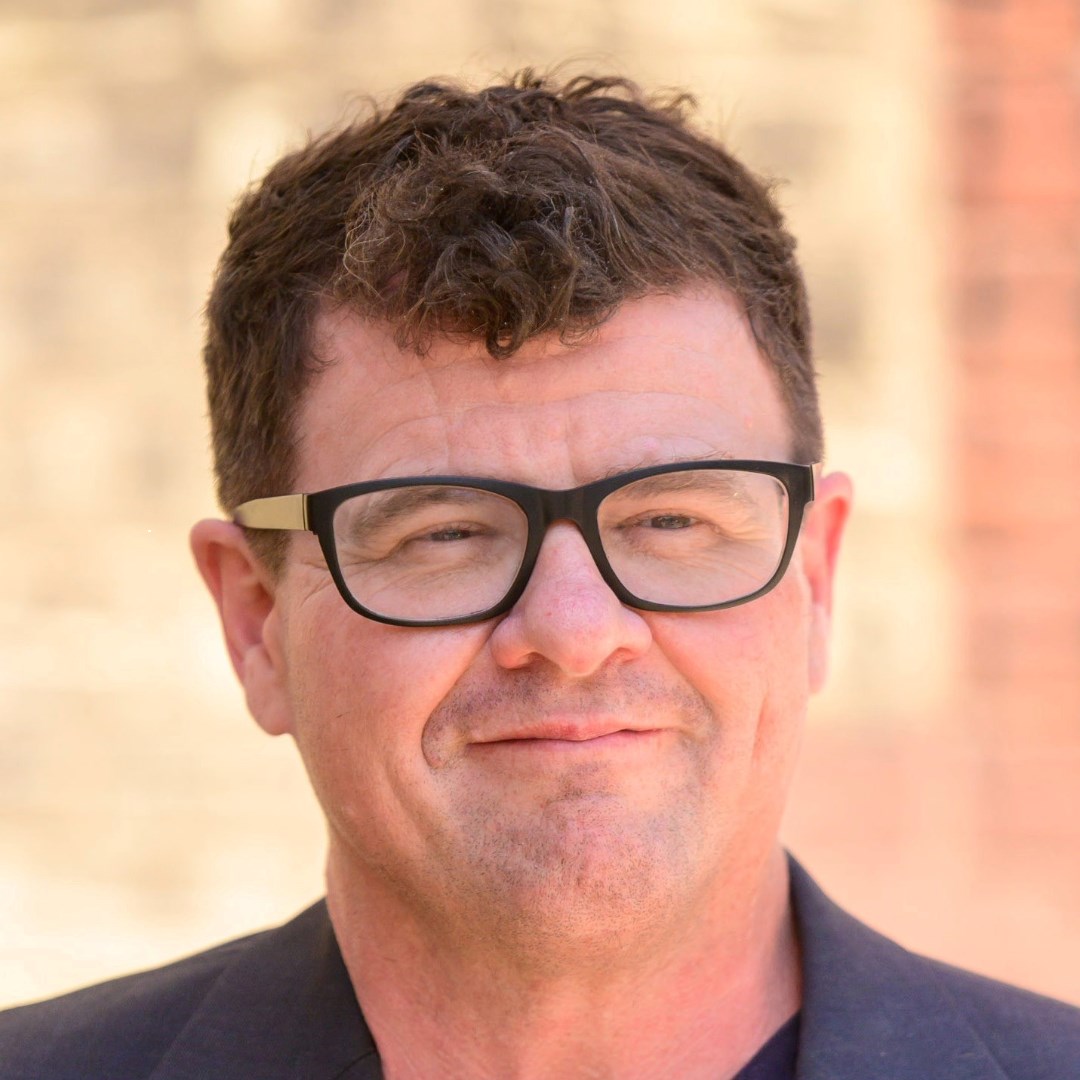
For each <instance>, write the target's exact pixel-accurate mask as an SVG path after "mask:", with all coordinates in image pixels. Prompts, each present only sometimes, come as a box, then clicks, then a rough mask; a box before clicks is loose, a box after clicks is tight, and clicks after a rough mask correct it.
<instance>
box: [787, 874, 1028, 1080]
mask: <svg viewBox="0 0 1080 1080" xmlns="http://www.w3.org/2000/svg"><path fill="white" fill-rule="evenodd" d="M791 884H792V899H793V901H794V905H795V914H796V921H797V924H798V928H799V936H800V941H801V945H802V963H803V1007H802V1025H801V1034H800V1040H799V1059H798V1060H799V1064H798V1073H797V1076H798V1080H866V1078H867V1077H871V1076H872V1077H874V1078H875V1080H926V1077H929V1076H933V1077H935V1078H940V1080H1007V1077H1006V1074H1005V1073H1004V1072H1002V1070H1001V1068H1000V1067H999V1066H998V1064H997V1062H996V1061H995V1059H994V1058H993V1056H992V1055H991V1053H990V1051H989V1049H988V1048H987V1046H986V1045H985V1043H984V1042H983V1041H982V1039H980V1038H979V1036H978V1034H977V1033H976V1032H975V1031H974V1030H973V1029H972V1027H971V1025H970V1024H969V1023H968V1022H967V1020H966V1019H965V1018H964V1016H963V1015H962V1014H961V1012H960V1011H959V1009H958V1008H957V1006H956V1004H955V1002H954V1001H953V1000H952V998H951V997H950V996H949V994H948V992H947V990H946V989H945V988H944V986H942V985H941V984H939V983H938V982H937V980H936V978H935V976H934V974H933V969H932V966H931V964H930V962H929V961H926V960H923V959H922V958H920V957H916V956H914V955H912V954H911V953H909V952H907V951H906V950H905V949H902V948H901V947H900V946H899V945H896V944H895V943H894V942H891V941H889V940H888V939H887V938H884V937H882V936H881V935H880V934H877V933H875V932H874V931H873V930H871V929H869V927H866V926H864V925H863V924H862V923H860V922H859V921H858V920H856V919H854V918H852V917H851V916H850V915H848V914H846V913H845V912H843V911H841V910H840V908H838V907H837V906H836V905H835V904H833V903H832V902H831V901H830V900H829V899H828V898H827V897H826V896H825V895H824V893H822V892H821V890H820V889H819V888H818V887H817V886H816V885H815V884H814V882H813V881H812V880H811V879H810V877H809V875H808V874H807V873H806V871H805V870H803V869H802V867H801V866H799V864H798V863H796V862H795V861H794V860H791Z"/></svg>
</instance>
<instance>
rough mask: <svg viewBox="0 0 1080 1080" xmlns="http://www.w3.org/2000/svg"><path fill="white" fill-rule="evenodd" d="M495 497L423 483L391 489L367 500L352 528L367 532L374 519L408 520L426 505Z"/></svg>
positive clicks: (352, 519) (488, 492)
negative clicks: (408, 517) (401, 518)
mask: <svg viewBox="0 0 1080 1080" xmlns="http://www.w3.org/2000/svg"><path fill="white" fill-rule="evenodd" d="M493 497H495V496H494V495H493V493H492V492H490V491H481V490H479V489H477V488H468V487H458V486H455V485H450V484H423V485H417V486H409V487H400V488H390V489H389V490H386V491H376V492H373V493H371V494H370V495H368V496H367V497H366V499H365V500H364V503H363V506H362V507H360V508H358V509H357V510H355V512H354V513H353V514H352V515H350V519H349V525H350V527H351V528H353V529H354V530H355V529H357V528H358V527H359V528H361V529H363V528H365V527H366V526H367V525H369V524H370V522H371V521H372V520H374V519H376V518H377V519H378V520H379V521H380V522H386V521H392V520H393V519H394V518H399V517H405V516H406V515H407V514H411V513H414V512H415V511H417V510H420V509H422V508H423V507H425V506H434V505H438V504H440V503H474V502H482V501H487V500H490V499H492V498H493Z"/></svg>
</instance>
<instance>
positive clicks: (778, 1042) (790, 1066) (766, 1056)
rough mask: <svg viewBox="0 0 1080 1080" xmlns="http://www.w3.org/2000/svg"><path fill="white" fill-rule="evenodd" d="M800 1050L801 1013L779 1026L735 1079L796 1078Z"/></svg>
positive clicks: (786, 1079) (791, 1079) (773, 1079)
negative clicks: (797, 1056)
mask: <svg viewBox="0 0 1080 1080" xmlns="http://www.w3.org/2000/svg"><path fill="white" fill-rule="evenodd" d="M798 1050H799V1014H798V1013H796V1014H795V1015H794V1016H793V1017H792V1018H791V1019H790V1020H789V1021H788V1022H787V1023H786V1024H784V1025H782V1026H781V1027H779V1028H777V1029H776V1031H775V1033H774V1034H773V1036H772V1037H771V1038H770V1039H769V1041H768V1042H767V1043H766V1044H765V1045H764V1046H763V1047H762V1048H761V1049H760V1050H759V1051H758V1052H757V1053H756V1054H755V1055H754V1056H753V1058H752V1059H751V1060H750V1061H748V1062H747V1063H746V1064H745V1065H744V1066H743V1067H742V1068H741V1069H740V1070H739V1071H738V1073H737V1074H736V1075H735V1077H734V1080H795V1057H796V1055H797V1053H798Z"/></svg>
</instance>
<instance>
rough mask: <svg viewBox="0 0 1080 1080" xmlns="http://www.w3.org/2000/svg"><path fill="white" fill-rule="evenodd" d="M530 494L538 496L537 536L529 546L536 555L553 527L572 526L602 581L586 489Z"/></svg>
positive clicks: (590, 500)
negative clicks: (531, 545)
mask: <svg viewBox="0 0 1080 1080" xmlns="http://www.w3.org/2000/svg"><path fill="white" fill-rule="evenodd" d="M534 490H536V494H537V496H538V501H539V510H540V513H539V520H538V525H539V530H538V535H537V536H536V537H535V538H534V542H533V547H534V551H535V553H536V555H539V551H540V547H541V545H542V544H543V542H544V539H545V538H546V536H547V535H548V532H549V531H550V529H551V527H552V526H553V525H556V524H560V523H564V524H567V525H572V526H574V527H575V528H576V529H577V531H578V532H579V533H580V535H581V538H582V539H583V540H584V541H585V546H586V548H588V551H589V555H590V556H591V558H592V561H593V564H594V565H595V567H596V569H597V570H598V571H599V572H600V574H601V576H602V577H604V578H605V580H606V579H607V578H608V576H609V575H608V571H607V568H606V565H605V563H606V559H605V557H604V554H603V549H602V547H601V544H600V537H599V530H598V528H597V522H596V500H595V499H594V498H590V497H589V494H590V493H589V488H588V487H579V488H566V489H564V490H561V491H552V490H547V489H534ZM530 575H531V570H530Z"/></svg>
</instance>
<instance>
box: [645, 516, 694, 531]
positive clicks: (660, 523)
mask: <svg viewBox="0 0 1080 1080" xmlns="http://www.w3.org/2000/svg"><path fill="white" fill-rule="evenodd" d="M639 524H641V525H647V526H648V527H649V528H650V529H689V528H690V527H691V526H692V525H695V524H696V520H695V519H694V518H692V517H690V515H689V514H656V515H655V516H654V517H648V518H643V519H641V521H640V522H639Z"/></svg>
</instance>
